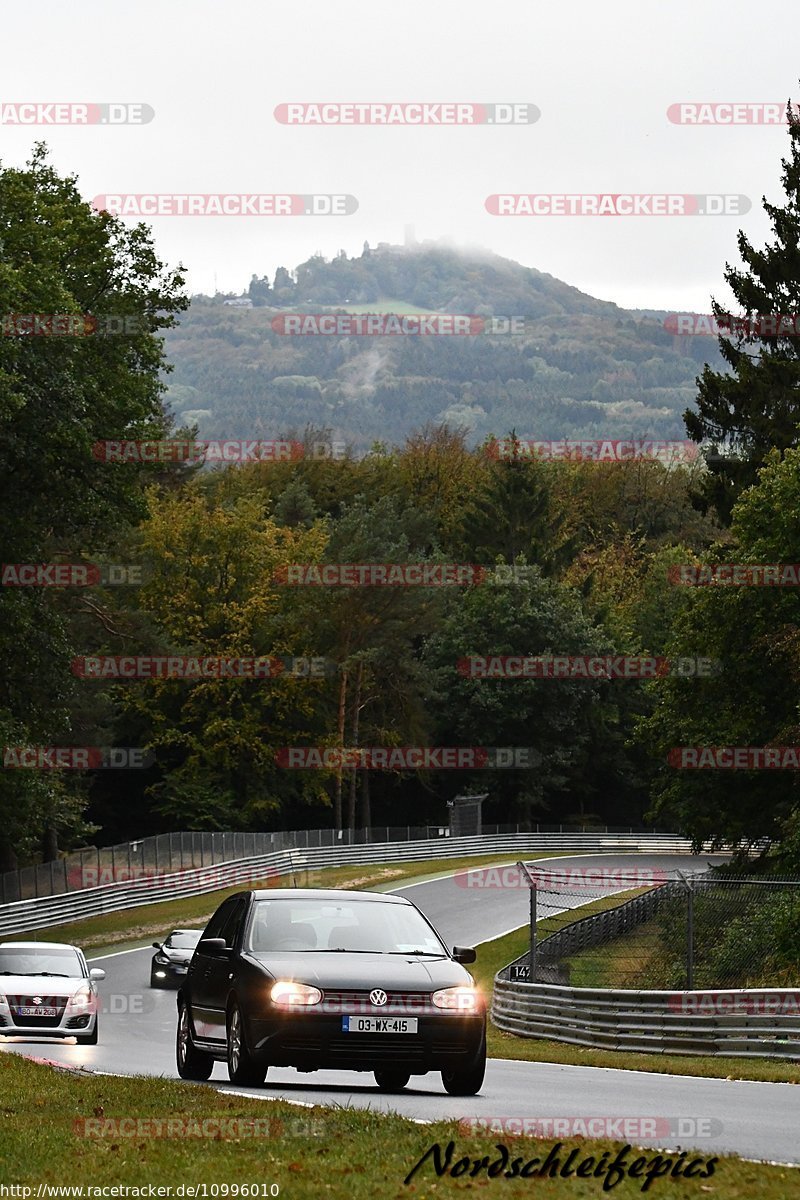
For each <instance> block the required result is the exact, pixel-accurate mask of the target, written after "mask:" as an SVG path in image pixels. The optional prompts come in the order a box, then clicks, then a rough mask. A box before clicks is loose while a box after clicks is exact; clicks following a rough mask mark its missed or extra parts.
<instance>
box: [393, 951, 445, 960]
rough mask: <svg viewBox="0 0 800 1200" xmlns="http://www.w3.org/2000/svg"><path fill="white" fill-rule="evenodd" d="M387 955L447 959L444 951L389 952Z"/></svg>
mask: <svg viewBox="0 0 800 1200" xmlns="http://www.w3.org/2000/svg"><path fill="white" fill-rule="evenodd" d="M386 953H387V954H413V955H414V956H415V957H416V958H447V954H446V953H445V952H444V951H443V950H387V951H386Z"/></svg>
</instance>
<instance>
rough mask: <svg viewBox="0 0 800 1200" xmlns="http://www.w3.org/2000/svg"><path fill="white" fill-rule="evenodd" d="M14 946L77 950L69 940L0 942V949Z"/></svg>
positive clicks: (30, 948)
mask: <svg viewBox="0 0 800 1200" xmlns="http://www.w3.org/2000/svg"><path fill="white" fill-rule="evenodd" d="M6 946H16V947H18V948H20V949H22V950H77V949H78V947H77V946H73V945H72V943H71V942H0V950H4V949H5V948H6Z"/></svg>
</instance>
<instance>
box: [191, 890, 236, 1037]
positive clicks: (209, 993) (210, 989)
mask: <svg viewBox="0 0 800 1200" xmlns="http://www.w3.org/2000/svg"><path fill="white" fill-rule="evenodd" d="M227 905H228V907H227V910H226V912H225V914H224V920H223V921H222V924H221V926H220V931H219V933H214V934H208V935H207V936H209V937H220V938H224V939H225V945H226V946H227V947H228V948H229V951H230V953H223V952H222V951H218V952H217V953H216V954H210V955H208V969H207V971H206V975H205V984H204V988H205V1005H204V1010H205V1011H204V1017H203V1020H204V1021H205V1023H206V1028H207V1030H208V1032H207V1033H206V1034H205V1035H204V1036H206V1037H208V1038H209V1039H211V1040H212V1041H215V1042H224V1041H225V1038H226V1033H227V1031H226V1008H227V1003H228V993H229V992H230V984H231V980H232V979H233V973H234V960H233V948H234V946H235V945H236V942H237V935H238V933H239V930H240V929H241V927H242V923H243V921H244V917H245V913H246V912H247V897H246V896H231V897H230V900H229V901H227ZM198 1032H199V1031H198Z"/></svg>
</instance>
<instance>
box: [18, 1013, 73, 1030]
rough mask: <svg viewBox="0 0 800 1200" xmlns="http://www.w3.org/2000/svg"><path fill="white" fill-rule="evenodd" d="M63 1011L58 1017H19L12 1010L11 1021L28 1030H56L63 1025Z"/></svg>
mask: <svg viewBox="0 0 800 1200" xmlns="http://www.w3.org/2000/svg"><path fill="white" fill-rule="evenodd" d="M63 1011H64V1010H63V1009H61V1011H60V1012H59V1013H58V1016H56V1017H19V1016H17V1014H16V1013H15V1012H14V1011H13V1010H12V1013H11V1019H12V1020H13V1022H14V1024H15V1025H18V1026H22V1027H24V1028H26V1029H55V1028H56V1026H58V1025H60V1024H61V1014H62V1013H63Z"/></svg>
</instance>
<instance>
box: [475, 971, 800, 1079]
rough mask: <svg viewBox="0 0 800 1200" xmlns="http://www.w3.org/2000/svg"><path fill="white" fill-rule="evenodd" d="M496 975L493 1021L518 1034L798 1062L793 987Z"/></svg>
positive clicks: (799, 1003)
mask: <svg viewBox="0 0 800 1200" xmlns="http://www.w3.org/2000/svg"><path fill="white" fill-rule="evenodd" d="M506 969H507V968H506ZM502 974H503V972H502V971H501V972H500V973H499V974H498V975H497V977H496V979H495V986H494V995H493V998H492V1020H493V1022H494V1024H495V1025H496V1026H497V1027H498V1028H499V1029H503V1030H505V1031H506V1032H507V1033H515V1034H518V1035H519V1036H521V1037H535V1038H549V1039H552V1040H554V1041H558V1042H568V1043H570V1044H571V1045H575V1046H591V1047H594V1048H596V1049H602V1050H625V1051H628V1052H631V1051H644V1052H646V1053H649V1054H652V1053H669V1054H725V1055H730V1056H732V1057H737V1058H738V1057H758V1058H788V1059H797V1058H799V1057H800V990H797V991H789V990H787V989H784V988H737V989H733V990H729V991H723V990H714V991H704V992H666V991H664V992H659V991H630V990H627V989H621V988H571V987H566V986H563V985H559V984H548V983H519V982H513V983H512V982H511V981H510V980H508V979H503V978H502Z"/></svg>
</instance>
